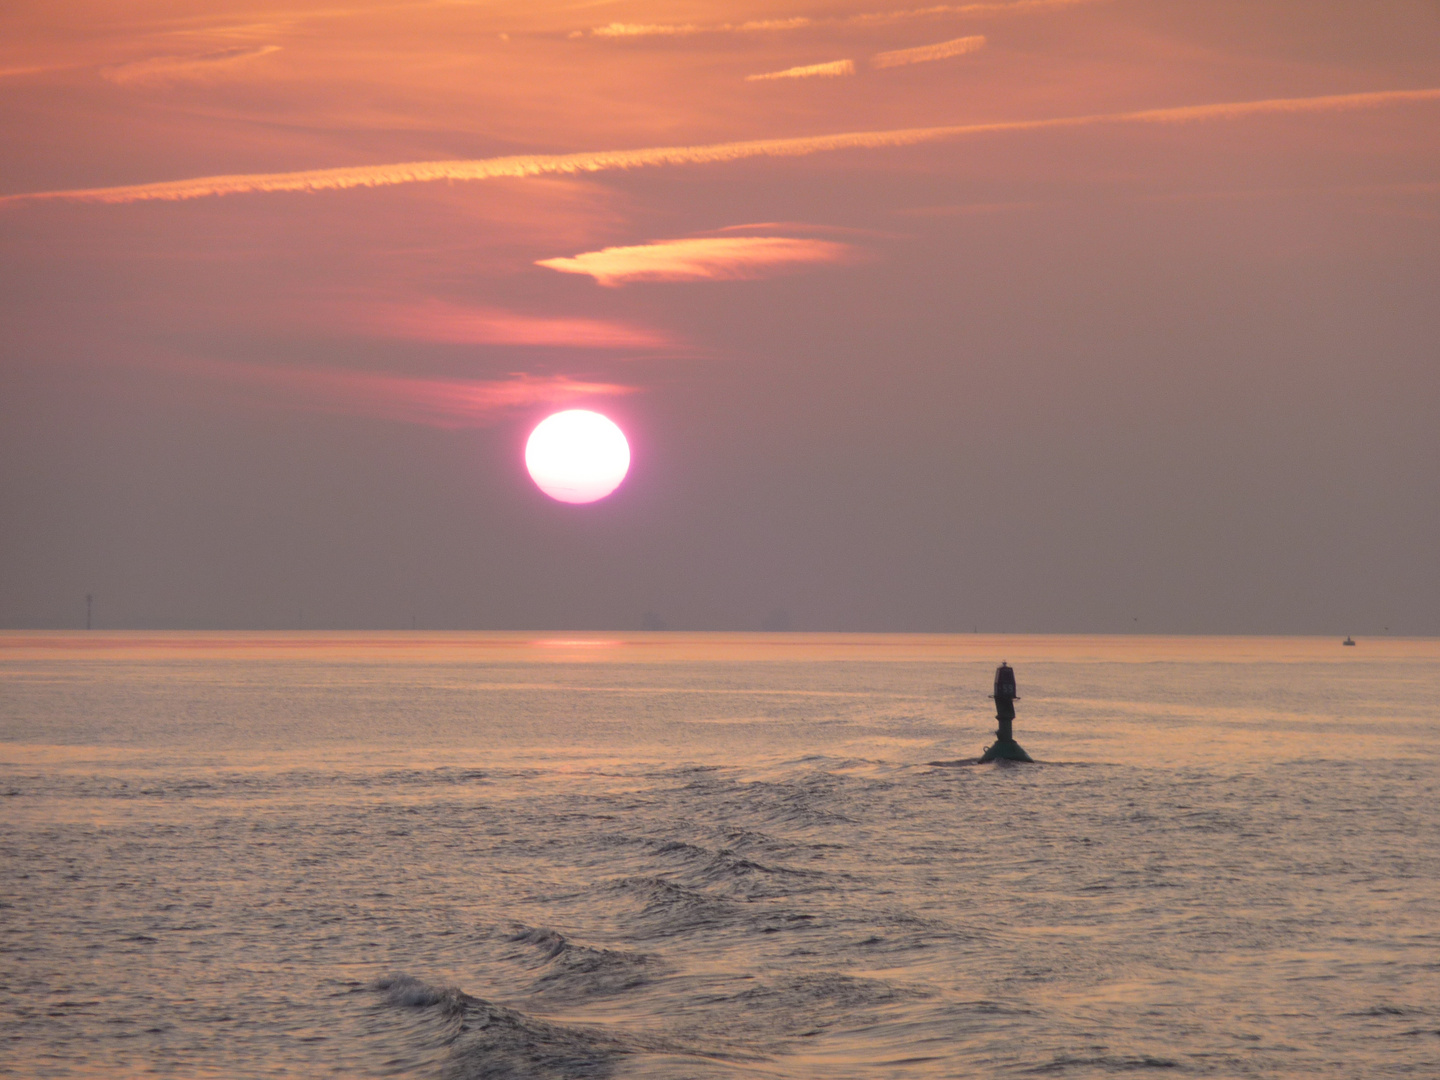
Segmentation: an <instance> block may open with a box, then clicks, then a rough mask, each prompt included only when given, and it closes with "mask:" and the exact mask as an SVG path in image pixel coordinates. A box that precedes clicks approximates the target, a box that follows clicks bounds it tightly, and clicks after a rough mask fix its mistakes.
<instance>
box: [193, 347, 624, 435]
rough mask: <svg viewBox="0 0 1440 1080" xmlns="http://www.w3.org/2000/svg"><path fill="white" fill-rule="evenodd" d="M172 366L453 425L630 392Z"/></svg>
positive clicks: (291, 400) (238, 385)
mask: <svg viewBox="0 0 1440 1080" xmlns="http://www.w3.org/2000/svg"><path fill="white" fill-rule="evenodd" d="M167 366H174V367H175V368H176V370H177V372H180V373H183V374H186V375H192V376H193V375H199V376H202V377H204V378H206V379H209V380H212V381H216V382H220V383H223V384H225V386H226V389H227V398H228V399H229V400H234V397H235V396H236V395H239V396H240V397H242V398H247V399H249V400H250V401H252V402H253V403H255V404H260V405H265V406H269V407H278V408H287V409H299V410H302V411H305V412H320V413H331V414H338V415H343V416H365V417H372V418H374V419H377V420H392V421H396V422H400V423H408V424H420V425H423V426H425V427H434V428H444V429H448V430H457V429H461V428H477V427H488V426H490V425H491V424H494V423H496V422H497V421H499V420H500V419H502V418H503V417H504V416H505V415H506V414H507V413H509V412H511V411H513V410H515V409H523V408H528V407H531V406H535V405H558V404H565V403H569V402H574V401H577V400H581V399H586V398H594V397H613V396H616V395H621V394H630V393H634V392H635V390H636V387H633V386H622V385H619V384H616V383H591V382H576V381H573V380H571V379H567V378H566V377H564V376H563V375H553V376H543V377H542V376H533V375H512V376H511V377H510V378H508V379H495V380H462V379H417V378H410V377H407V376H402V375H386V374H379V373H374V372H361V371H345V370H341V369H337V368H290V367H273V366H266V365H260V364H244V363H238V362H235V361H229V360H203V361H193V360H192V361H187V362H185V363H184V364H183V365H167Z"/></svg>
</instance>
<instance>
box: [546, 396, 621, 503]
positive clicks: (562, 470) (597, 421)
mask: <svg viewBox="0 0 1440 1080" xmlns="http://www.w3.org/2000/svg"><path fill="white" fill-rule="evenodd" d="M525 468H527V469H529V470H530V478H531V479H532V480H534V481H535V484H536V486H537V487H539V489H540V490H541V491H543V492H544V493H545V494H546V495H549V496H550V497H551V498H552V499H559V500H560V501H561V502H568V503H588V502H594V501H595V500H596V499H603V498H604V497H605V496H606V495H609V494H610V493H611V492H612V491H614V490H615V489H616V488H617V487H619V486H620V481H621V480H624V479H625V474H626V473H627V472H629V471H630V444H629V443H627V442H626V441H625V433H624V432H623V431H621V430H620V429H619V428H618V427H616V426H615V424H614V422H613V421H611V420H610V419H608V418H607V417H604V416H601V415H600V414H599V413H596V412H590V411H589V410H587V409H567V410H566V411H565V412H558V413H556V414H555V415H554V416H547V417H546V418H545V419H544V420H542V421H540V423H539V424H538V425H536V428H535V430H534V431H532V432H531V433H530V441H529V442H527V443H526V444H525Z"/></svg>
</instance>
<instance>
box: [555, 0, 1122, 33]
mask: <svg viewBox="0 0 1440 1080" xmlns="http://www.w3.org/2000/svg"><path fill="white" fill-rule="evenodd" d="M1108 2H1109V0H1008V2H1005V0H986V2H982V3H973V4H932V5H930V6H929V7H921V8H907V9H902V10H900V11H865V12H860V13H858V14H855V15H836V16H829V17H812V16H803V15H799V16H795V17H794V18H787V19H752V20H750V21H748V22H739V23H728V22H725V23H623V22H613V23H608V24H607V25H605V26H594V27H591V28H590V34H591V36H592V37H601V38H641V37H688V36H690V35H692V34H753V33H756V32H759V31H764V30H803V29H805V28H806V27H811V26H875V25H879V24H883V23H896V22H905V21H907V20H910V19H927V18H934V17H936V16H940V15H1012V14H1013V15H1021V14H1027V13H1031V12H1037V11H1046V10H1050V9H1053V8H1067V7H1078V6H1080V5H1082V4H1100V3H1108ZM578 34H580V31H576V32H575V33H574V34H572V35H571V36H572V37H573V36H576V35H578Z"/></svg>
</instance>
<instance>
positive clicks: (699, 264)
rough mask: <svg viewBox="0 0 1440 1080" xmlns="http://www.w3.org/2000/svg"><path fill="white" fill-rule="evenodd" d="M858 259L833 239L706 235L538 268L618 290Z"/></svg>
mask: <svg viewBox="0 0 1440 1080" xmlns="http://www.w3.org/2000/svg"><path fill="white" fill-rule="evenodd" d="M855 259H856V253H855V249H854V248H852V247H850V246H849V245H848V244H840V243H836V242H835V241H833V240H807V239H799V238H796V237H789V236H708V237H694V238H691V239H686V240H658V241H656V242H655V243H652V244H638V245H636V246H634V247H612V248H604V249H603V250H600V251H587V252H584V253H583V254H580V255H575V256H572V257H569V258H556V259H541V260H539V261H538V262H537V263H536V265H537V266H545V267H548V268H549V269H551V270H558V271H560V272H561V273H562V274H588V275H590V276H591V277H593V278H594V279H595V280H596V282H597V283H599V284H601V285H610V286H614V285H624V284H626V283H627V282H631V281H741V280H748V279H752V278H761V277H771V276H773V275H775V274H780V273H785V272H787V271H792V270H797V269H800V268H801V267H804V266H814V265H817V264H822V263H844V262H853V261H855Z"/></svg>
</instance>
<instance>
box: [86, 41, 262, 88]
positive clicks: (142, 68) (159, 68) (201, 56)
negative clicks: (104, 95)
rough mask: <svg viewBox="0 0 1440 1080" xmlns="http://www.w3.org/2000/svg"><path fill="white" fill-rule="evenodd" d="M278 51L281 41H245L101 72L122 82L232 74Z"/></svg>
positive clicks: (120, 84) (156, 81) (166, 81)
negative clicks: (248, 43) (227, 47)
mask: <svg viewBox="0 0 1440 1080" xmlns="http://www.w3.org/2000/svg"><path fill="white" fill-rule="evenodd" d="M279 51H280V46H279V45H255V46H248V45H244V46H236V47H235V48H232V49H217V50H215V51H214V52H207V53H196V54H193V55H189V56H152V57H149V58H147V59H145V60H132V61H130V62H129V63H125V64H115V65H113V66H111V67H107V68H103V69H102V70H101V72H100V74H101V75H102V76H103V77H104V78H106V79H108V80H110V81H111V82H113V83H115V84H117V85H119V86H131V85H157V84H164V83H172V82H184V81H193V80H197V79H208V78H213V77H215V76H217V75H226V74H229V73H230V72H231V71H233V70H234V69H235V68H237V67H239V66H241V65H243V64H246V63H248V62H249V61H251V60H257V59H259V58H260V57H262V56H269V55H270V54H271V53H276V52H279Z"/></svg>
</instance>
